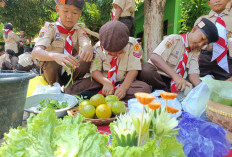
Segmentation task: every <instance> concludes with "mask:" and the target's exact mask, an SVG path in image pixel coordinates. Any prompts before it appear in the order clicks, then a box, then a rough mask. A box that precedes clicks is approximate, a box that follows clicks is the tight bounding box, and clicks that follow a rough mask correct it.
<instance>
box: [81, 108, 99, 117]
mask: <svg viewBox="0 0 232 157" xmlns="http://www.w3.org/2000/svg"><path fill="white" fill-rule="evenodd" d="M79 112H80V114H82V115H83V116H84V117H85V118H93V117H94V116H95V113H96V111H95V108H94V106H92V105H85V106H83V107H82V108H81V109H80V110H79Z"/></svg>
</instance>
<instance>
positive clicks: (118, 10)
mask: <svg viewBox="0 0 232 157" xmlns="http://www.w3.org/2000/svg"><path fill="white" fill-rule="evenodd" d="M113 8H114V10H115V17H114V21H118V19H119V17H120V16H121V13H122V8H121V7H120V6H118V5H117V4H113Z"/></svg>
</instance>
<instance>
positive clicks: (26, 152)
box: [0, 109, 108, 157]
mask: <svg viewBox="0 0 232 157" xmlns="http://www.w3.org/2000/svg"><path fill="white" fill-rule="evenodd" d="M83 120H84V118H83V116H81V115H77V117H76V118H73V117H68V116H67V117H64V119H63V120H61V119H58V118H57V117H56V116H55V112H54V110H51V109H47V110H45V111H42V112H41V113H40V114H38V115H37V116H31V117H30V118H29V119H28V122H27V128H21V127H18V128H17V129H11V130H10V132H9V133H8V134H5V135H4V136H5V137H4V140H5V142H4V143H3V144H2V146H1V148H0V156H6V157H8V156H10V157H11V156H12V157H38V156H44V157H58V156H62V157H72V156H85V154H87V156H89V157H92V156H94V157H101V156H104V154H105V152H107V150H108V149H107V147H106V144H107V138H108V137H107V136H106V135H100V134H99V133H97V128H96V126H94V125H92V124H90V123H82V122H83ZM92 154H94V155H92Z"/></svg>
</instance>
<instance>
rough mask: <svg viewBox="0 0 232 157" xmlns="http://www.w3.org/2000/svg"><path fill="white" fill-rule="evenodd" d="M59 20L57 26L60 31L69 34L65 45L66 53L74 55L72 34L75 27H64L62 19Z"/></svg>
mask: <svg viewBox="0 0 232 157" xmlns="http://www.w3.org/2000/svg"><path fill="white" fill-rule="evenodd" d="M57 21H58V22H56V26H57V28H58V30H59V32H60V33H62V34H68V37H67V38H66V40H65V46H64V54H70V55H72V49H73V41H72V35H73V34H74V32H75V29H74V30H72V31H69V30H67V29H66V28H64V27H63V26H62V25H61V23H60V20H59V19H58V20H57Z"/></svg>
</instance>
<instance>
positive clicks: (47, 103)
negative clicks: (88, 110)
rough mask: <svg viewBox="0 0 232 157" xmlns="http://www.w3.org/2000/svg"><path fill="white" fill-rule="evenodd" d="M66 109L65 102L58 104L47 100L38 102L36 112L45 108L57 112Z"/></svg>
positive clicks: (66, 103) (66, 104)
mask: <svg viewBox="0 0 232 157" xmlns="http://www.w3.org/2000/svg"><path fill="white" fill-rule="evenodd" d="M66 107H68V102H67V101H64V102H62V103H59V102H58V100H53V99H48V100H42V101H40V106H39V107H38V108H37V110H38V111H43V110H45V109H47V108H50V109H55V110H58V109H62V108H66Z"/></svg>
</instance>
